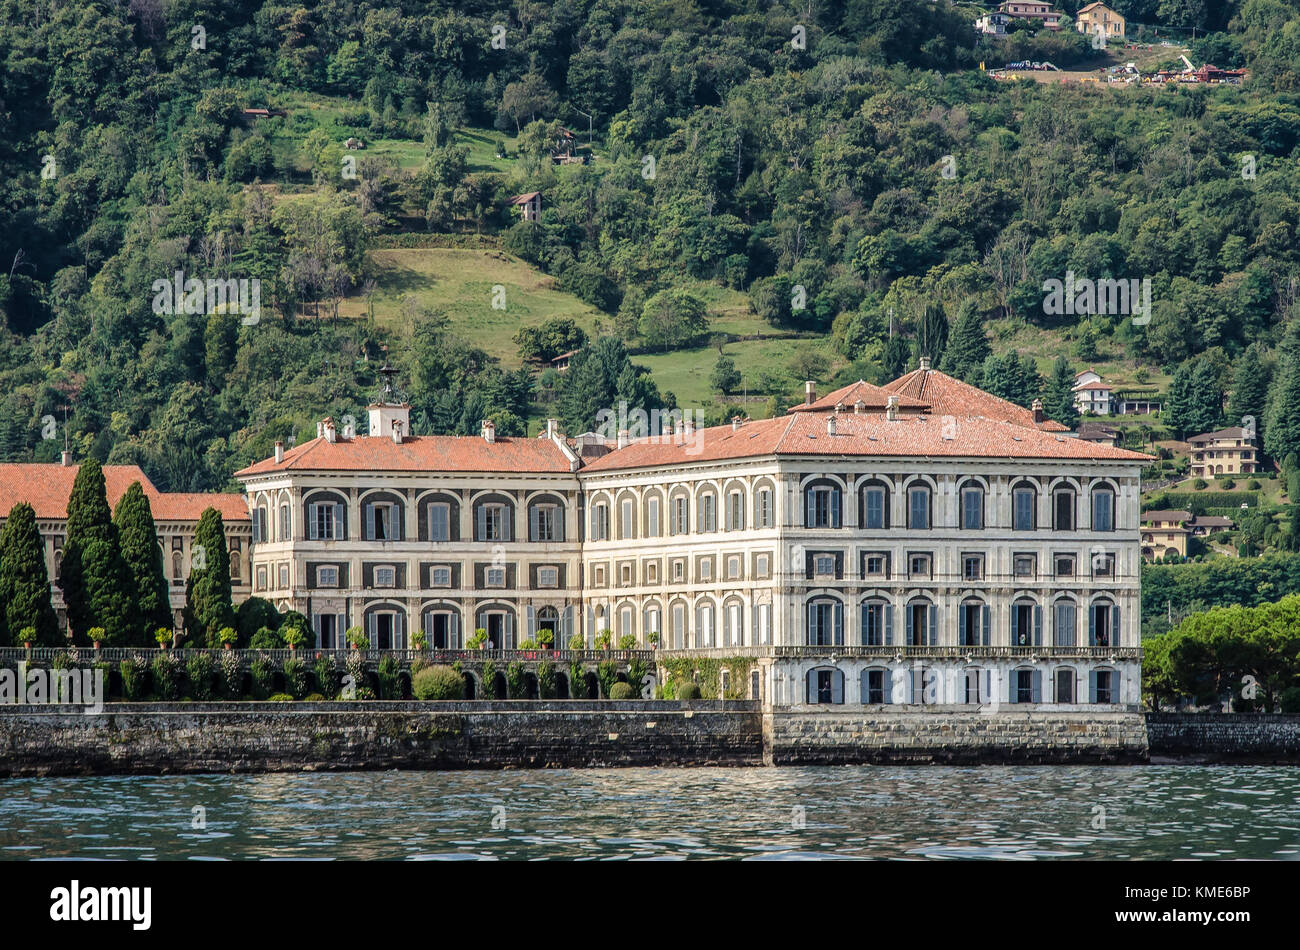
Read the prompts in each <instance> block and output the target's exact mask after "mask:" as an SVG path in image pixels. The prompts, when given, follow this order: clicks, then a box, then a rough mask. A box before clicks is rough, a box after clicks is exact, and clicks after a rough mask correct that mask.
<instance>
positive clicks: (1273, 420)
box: [1264, 320, 1300, 459]
mask: <svg viewBox="0 0 1300 950" xmlns="http://www.w3.org/2000/svg"><path fill="white" fill-rule="evenodd" d="M1280 350H1281V357H1280V359H1279V360H1278V368H1277V373H1276V374H1275V375H1274V377H1273V383H1272V385H1271V386H1269V392H1268V411H1267V412H1266V413H1265V414H1264V419H1265V425H1264V449H1265V451H1267V452H1268V454H1269V455H1270V456H1272V457H1273V458H1275V459H1284V458H1286V457H1287V456H1288V455H1290V454H1292V453H1300V320H1292V321H1291V325H1290V327H1289V328H1288V329H1287V331H1286V336H1284V337H1283V338H1282V345H1281V347H1280Z"/></svg>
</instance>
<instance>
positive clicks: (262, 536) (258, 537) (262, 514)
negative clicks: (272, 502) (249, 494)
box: [253, 505, 271, 542]
mask: <svg viewBox="0 0 1300 950" xmlns="http://www.w3.org/2000/svg"><path fill="white" fill-rule="evenodd" d="M253 515H254V517H253V540H254V541H262V542H266V541H270V540H271V536H270V534H269V531H268V522H267V512H266V505H258V506H257V510H256V511H255V512H253Z"/></svg>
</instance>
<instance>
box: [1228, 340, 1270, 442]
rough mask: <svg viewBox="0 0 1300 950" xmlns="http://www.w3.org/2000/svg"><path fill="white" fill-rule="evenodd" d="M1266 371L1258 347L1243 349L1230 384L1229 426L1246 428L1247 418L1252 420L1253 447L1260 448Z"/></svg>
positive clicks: (1266, 381) (1262, 432) (1266, 406)
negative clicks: (1254, 440) (1254, 441)
mask: <svg viewBox="0 0 1300 950" xmlns="http://www.w3.org/2000/svg"><path fill="white" fill-rule="evenodd" d="M1268 381H1269V372H1268V368H1267V367H1266V366H1265V365H1264V361H1263V359H1261V358H1260V348H1259V344H1258V343H1252V344H1251V345H1250V346H1248V347H1246V352H1244V353H1242V354H1241V358H1240V359H1238V360H1237V365H1236V368H1235V372H1234V374H1233V382H1232V397H1231V399H1230V400H1229V401H1228V416H1229V423H1230V424H1231V425H1234V426H1240V425H1245V423H1244V422H1243V421H1242V420H1244V419H1245V418H1246V417H1247V416H1249V417H1250V418H1252V419H1254V420H1255V437H1256V440H1257V441H1256V443H1255V444H1256V445H1262V444H1263V438H1264V412H1265V410H1266V409H1267V408H1268Z"/></svg>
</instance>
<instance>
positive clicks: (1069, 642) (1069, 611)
mask: <svg viewBox="0 0 1300 950" xmlns="http://www.w3.org/2000/svg"><path fill="white" fill-rule="evenodd" d="M1074 617H1075V610H1074V604H1072V603H1069V602H1068V601H1062V602H1061V603H1059V604H1057V605H1056V625H1055V630H1053V632H1052V645H1053V646H1058V647H1072V646H1074Z"/></svg>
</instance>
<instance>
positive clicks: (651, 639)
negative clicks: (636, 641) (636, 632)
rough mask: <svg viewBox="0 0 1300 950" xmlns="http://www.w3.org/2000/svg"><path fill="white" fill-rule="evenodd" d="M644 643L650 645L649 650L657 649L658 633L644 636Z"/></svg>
mask: <svg viewBox="0 0 1300 950" xmlns="http://www.w3.org/2000/svg"><path fill="white" fill-rule="evenodd" d="M646 642H647V643H649V644H650V649H652V650H657V649H659V631H657V630H656V631H654V632H652V633H648V634H646Z"/></svg>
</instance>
